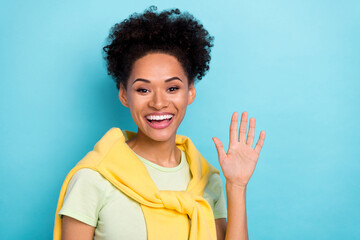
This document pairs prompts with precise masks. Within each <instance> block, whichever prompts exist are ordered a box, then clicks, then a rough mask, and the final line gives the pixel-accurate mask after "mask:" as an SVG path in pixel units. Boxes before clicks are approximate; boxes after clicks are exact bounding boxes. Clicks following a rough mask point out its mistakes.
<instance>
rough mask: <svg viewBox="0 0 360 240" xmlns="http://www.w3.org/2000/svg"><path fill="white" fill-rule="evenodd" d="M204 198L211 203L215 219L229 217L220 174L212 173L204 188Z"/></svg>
mask: <svg viewBox="0 0 360 240" xmlns="http://www.w3.org/2000/svg"><path fill="white" fill-rule="evenodd" d="M204 198H205V199H206V200H207V201H208V202H209V203H210V206H211V207H212V209H213V213H214V218H215V219H218V218H227V209H226V201H225V196H224V191H223V185H222V181H221V177H220V175H219V174H213V175H211V177H210V179H209V181H208V183H207V185H206V187H205V190H204Z"/></svg>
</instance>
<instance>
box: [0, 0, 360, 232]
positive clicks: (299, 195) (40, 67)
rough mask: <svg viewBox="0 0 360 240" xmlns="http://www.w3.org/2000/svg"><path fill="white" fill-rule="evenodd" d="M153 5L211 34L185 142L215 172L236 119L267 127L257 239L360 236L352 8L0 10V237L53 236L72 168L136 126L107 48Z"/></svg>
mask: <svg viewBox="0 0 360 240" xmlns="http://www.w3.org/2000/svg"><path fill="white" fill-rule="evenodd" d="M150 5H157V6H158V8H159V10H163V9H168V8H172V7H178V8H180V9H181V10H184V11H189V12H190V13H192V14H194V16H195V17H196V18H198V19H199V20H200V21H201V22H202V23H203V24H204V26H205V28H207V29H208V31H209V32H210V33H211V34H212V35H214V36H215V41H214V44H215V46H214V48H213V51H212V61H211V66H210V71H209V73H208V74H207V75H206V77H205V78H204V79H203V80H201V82H199V83H198V84H197V85H196V89H197V99H196V100H195V102H194V103H193V104H192V105H191V106H190V107H189V108H188V112H187V114H186V117H185V119H184V121H183V123H182V125H181V127H180V129H179V131H178V133H179V134H183V135H187V136H189V137H190V138H191V139H192V140H193V142H194V143H195V144H196V146H197V147H198V149H199V150H200V151H201V152H202V154H203V155H204V156H205V157H206V158H207V159H208V160H209V161H210V162H211V163H212V164H213V165H215V166H216V167H217V168H219V169H220V166H219V164H218V160H217V153H216V149H215V147H214V143H213V142H212V139H211V137H213V136H216V137H219V138H220V139H221V140H222V141H223V142H224V144H225V145H227V144H228V129H229V123H230V117H231V114H232V112H233V111H238V112H240V113H241V112H242V111H247V112H248V113H249V116H250V117H255V118H256V138H258V136H259V132H260V130H265V131H266V139H265V144H264V147H263V149H262V152H261V154H260V159H259V161H258V165H257V167H256V170H255V172H254V174H253V176H252V178H251V179H250V182H249V184H248V191H247V216H248V228H249V236H250V239H359V238H360V187H359V184H360V161H359V157H360V148H359V143H360V128H359V123H360V107H359V104H360V44H359V43H360V2H359V1H356V0H354V1H347V0H345V1H322V0H319V1H310V0H294V1H285V0H273V1H268V0H263V1H260V0H253V1H243V0H237V1H235V0H224V1H214V0H201V1H196V0H195V1H194V0H191V1H190V0H182V1H175V0H166V1H165V0H159V1H108V0H105V1H93V0H87V1H85V0H79V1H69V0H67V1H54V0H48V1H38V0H35V1H17V0H14V1H10V0H8V1H1V2H0V68H1V71H0V89H1V94H0V100H1V105H0V106H1V113H0V116H1V117H0V130H1V134H0V136H1V142H0V144H1V145H0V147H1V151H0V161H1V165H0V173H1V176H0V180H1V182H0V183H1V184H0V194H1V195H0V196H1V197H0V204H1V206H0V212H1V218H0V229H1V231H0V232H1V237H0V238H1V239H51V238H52V231H53V222H54V216H55V209H56V204H57V199H58V195H59V191H60V187H61V184H62V182H63V180H64V178H65V176H66V174H67V173H68V171H69V170H70V169H71V168H72V167H73V166H74V165H75V164H76V163H77V162H78V161H79V160H80V159H81V158H82V157H83V156H84V155H85V154H86V153H87V152H88V151H90V150H91V149H92V148H93V146H94V144H95V143H96V142H97V141H98V140H99V139H100V138H101V137H102V136H103V134H104V133H105V132H106V131H107V130H108V129H110V128H111V127H120V128H122V129H129V130H136V126H135V125H134V123H133V122H132V119H131V116H130V113H129V111H128V109H127V108H125V107H123V106H122V105H121V104H120V102H119V100H118V97H117V89H116V87H115V84H114V83H113V81H112V79H111V78H110V77H109V76H107V72H106V68H105V63H104V60H103V58H102V53H101V50H102V47H103V46H104V43H105V38H106V37H107V35H108V33H109V29H110V27H111V26H113V25H114V24H115V23H117V22H120V21H121V20H123V19H124V18H126V17H128V16H129V15H130V14H131V13H133V12H142V11H143V10H144V9H145V8H147V7H149V6H150ZM222 179H223V181H224V184H225V179H224V177H223V176H222Z"/></svg>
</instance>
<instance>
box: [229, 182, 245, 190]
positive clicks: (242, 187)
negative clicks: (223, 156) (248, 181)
mask: <svg viewBox="0 0 360 240" xmlns="http://www.w3.org/2000/svg"><path fill="white" fill-rule="evenodd" d="M226 190H236V191H246V185H243V184H238V183H232V182H229V181H226Z"/></svg>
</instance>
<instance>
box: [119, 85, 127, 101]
mask: <svg viewBox="0 0 360 240" xmlns="http://www.w3.org/2000/svg"><path fill="white" fill-rule="evenodd" d="M119 99H120V102H121V103H122V105H124V106H125V107H129V103H128V100H127V95H126V88H125V87H124V85H122V84H120V88H119Z"/></svg>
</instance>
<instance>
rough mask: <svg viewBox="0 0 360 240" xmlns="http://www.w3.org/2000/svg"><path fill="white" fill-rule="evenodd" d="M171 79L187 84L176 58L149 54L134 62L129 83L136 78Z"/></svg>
mask: <svg viewBox="0 0 360 240" xmlns="http://www.w3.org/2000/svg"><path fill="white" fill-rule="evenodd" d="M172 77H179V78H180V79H181V80H183V81H184V82H187V77H186V74H185V71H184V69H183V67H182V65H181V63H180V62H179V61H178V60H177V58H176V57H174V56H172V55H169V54H166V53H149V54H147V55H145V56H144V57H142V58H139V59H138V60H136V61H135V62H134V65H133V68H132V71H131V74H130V77H129V83H130V84H131V83H132V82H133V81H135V80H136V79H137V78H143V79H147V80H150V81H164V80H166V79H169V78H172Z"/></svg>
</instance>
